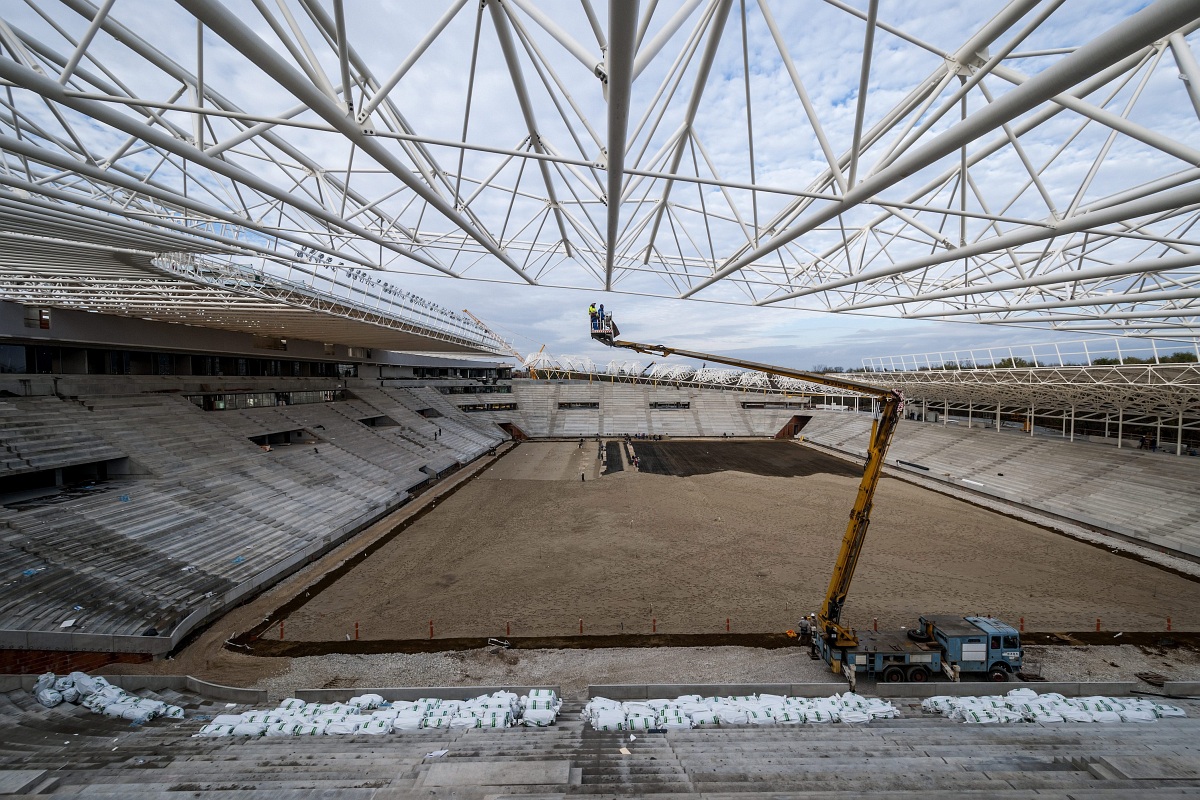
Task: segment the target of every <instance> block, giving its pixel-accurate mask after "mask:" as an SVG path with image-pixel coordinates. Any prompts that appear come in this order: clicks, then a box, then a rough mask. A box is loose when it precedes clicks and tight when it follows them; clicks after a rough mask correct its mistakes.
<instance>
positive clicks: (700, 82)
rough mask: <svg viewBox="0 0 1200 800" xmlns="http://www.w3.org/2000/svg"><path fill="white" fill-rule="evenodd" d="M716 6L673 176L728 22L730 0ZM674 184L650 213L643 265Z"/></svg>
mask: <svg viewBox="0 0 1200 800" xmlns="http://www.w3.org/2000/svg"><path fill="white" fill-rule="evenodd" d="M717 2H718V4H719V5H718V6H717V10H716V13H715V14H714V15H713V20H712V28H711V30H710V31H709V34H708V41H707V42H706V43H705V45H704V52H703V53H702V54H701V56H700V65H699V66H698V67H697V69H696V81H695V83H694V84H693V85H692V94H691V97H690V98H688V104H687V109H686V110H685V111H684V113H683V122H682V124H681V125H680V129H681V130H682V131H683V134H682V135H681V136H680V137H679V141H677V142H676V143H675V152H674V153H673V154H672V156H671V166H670V168H669V169H668V170H667V172H668V173H670V174H674V173H676V172H678V171H679V162H680V161H682V160H683V148H684V145H685V144H686V143H687V139H688V137H689V136H691V131H692V125H694V124H695V122H696V111H697V110H698V109H699V108H700V98H701V97H703V96H704V87H705V85H706V84H707V83H708V73H709V71H710V70H711V69H712V64H713V59H714V58H716V55H717V46H718V45H719V44H720V43H721V35H722V34H723V33H724V31H725V21H726V20H727V19H729V9H730V7H731V6H732V5H733V0H717ZM673 185H674V181H673V180H671V179H668V180H667V181H666V185H665V186H663V194H662V200H660V201H659V203H658V205H657V206H656V207H655V209H654V211H653V212H652V213H653V215H654V222H653V223H652V224H651V226H650V239H649V241H648V242H647V244H646V253H645V256H644V257H643V259H642V263H643V264H649V263H650V254H651V253H652V252H653V251H654V240H655V239H656V238H658V228H659V225H661V224H662V217H663V212H664V211H665V210H666V205H667V200H668V198H669V197H670V196H671V187H672V186H673Z"/></svg>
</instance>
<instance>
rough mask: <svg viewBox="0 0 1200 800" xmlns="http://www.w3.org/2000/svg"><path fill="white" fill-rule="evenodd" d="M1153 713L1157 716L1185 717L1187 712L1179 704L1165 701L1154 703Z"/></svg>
mask: <svg viewBox="0 0 1200 800" xmlns="http://www.w3.org/2000/svg"><path fill="white" fill-rule="evenodd" d="M1154 715H1155V716H1157V717H1186V716H1187V712H1186V711H1184V710H1183V709H1182V708H1180V707H1179V706H1173V705H1168V704H1166V703H1155V704H1154Z"/></svg>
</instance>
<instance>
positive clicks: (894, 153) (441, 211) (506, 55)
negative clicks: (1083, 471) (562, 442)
mask: <svg viewBox="0 0 1200 800" xmlns="http://www.w3.org/2000/svg"><path fill="white" fill-rule="evenodd" d="M1117 5H1118V8H1117V9H1116V10H1113V8H1112V7H1111V4H1109V5H1105V6H1104V7H1102V8H1098V7H1097V6H1095V4H1091V3H1038V2H1036V0H1012V2H1008V3H999V2H961V3H947V4H944V5H938V6H936V7H934V6H933V5H931V4H927V3H903V4H880V3H878V2H876V0H867V2H861V3H857V4H851V3H848V2H843V0H826V2H825V3H824V4H822V5H818V4H815V3H803V4H801V3H790V2H786V3H785V2H779V0H774V1H772V0H760V2H758V3H749V2H747V3H740V4H739V3H735V2H733V0H682V2H679V3H657V2H649V1H647V2H640V3H639V2H637V0H627V1H626V2H619V3H618V2H613V3H611V4H606V3H604V2H603V0H594V2H593V0H585V2H583V3H574V4H571V3H548V2H547V3H542V4H539V3H538V2H537V0H485V1H484V2H480V3H467V2H466V0H444V2H442V3H432V2H430V3H426V2H422V3H405V4H401V5H398V6H394V7H390V8H388V7H384V6H382V5H380V4H377V3H349V2H344V0H281V2H280V3H278V4H267V3H257V2H256V3H254V4H248V3H238V4H237V5H236V7H232V6H226V5H225V4H223V3H222V2H219V0H177V2H175V3H162V2H151V1H150V0H144V1H140V0H123V2H120V3H116V4H114V3H113V2H111V0H109V2H104V3H102V4H100V5H95V4H93V3H91V2H88V0H59V1H58V2H55V1H54V0H29V2H28V3H27V4H24V5H20V6H18V5H17V4H15V3H10V4H8V6H7V7H6V8H5V9H4V12H3V19H2V20H0V22H2V23H3V24H0V82H3V84H4V88H3V91H0V161H2V163H0V228H2V229H3V230H6V231H10V232H16V233H19V234H22V235H27V236H29V235H32V236H43V237H49V238H50V239H54V240H61V241H64V242H71V243H77V244H78V246H73V245H71V246H68V245H63V247H64V255H62V256H61V257H55V258H54V259H51V260H52V261H62V262H64V263H65V264H66V265H67V266H68V267H69V268H74V269H77V270H79V271H78V272H77V273H76V274H77V275H78V276H80V277H81V278H82V279H83V280H82V285H91V283H90V282H93V281H97V282H98V283H96V284H95V285H96V286H97V287H100V286H105V287H108V289H107V290H108V291H111V292H116V293H120V292H123V291H126V289H125V288H124V284H122V283H121V281H122V280H126V279H129V280H135V281H136V280H138V279H137V278H135V277H134V274H135V272H136V273H137V274H141V275H149V276H150V277H146V278H144V280H145V281H146V282H147V286H150V285H153V286H154V287H156V288H155V291H158V290H159V289H161V288H162V286H163V285H164V283H163V282H164V281H166V280H167V279H166V278H165V277H164V276H163V275H162V274H161V271H162V269H163V267H162V265H161V264H159V266H158V267H157V269H158V270H159V272H158V273H153V272H147V270H149V269H150V268H149V267H148V266H147V264H148V263H150V262H154V258H153V256H154V255H157V254H161V253H191V254H197V253H211V254H220V255H222V256H223V257H224V258H225V261H226V263H228V261H229V260H230V259H233V260H235V261H236V262H237V263H240V264H242V266H243V267H253V268H254V269H256V270H258V271H259V272H260V273H262V274H265V275H271V274H280V273H281V272H282V274H290V275H292V277H293V278H295V277H296V275H297V274H298V272H304V271H308V272H316V271H319V270H318V268H333V267H337V266H339V265H341V266H342V267H346V268H358V269H364V270H374V269H385V270H391V271H397V272H413V273H430V274H444V275H448V276H454V277H460V278H480V279H485V280H493V281H510V282H517V283H529V284H534V283H537V284H545V285H555V286H572V287H584V288H605V289H613V290H617V291H627V292H632V293H647V294H656V295H664V296H669V297H684V298H696V299H704V300H716V301H722V302H734V303H745V304H759V305H780V306H787V307H800V308H807V309H821V310H830V311H843V312H858V313H884V314H892V315H904V316H909V317H918V318H947V319H968V320H979V321H986V322H1001V323H1006V324H1018V325H1035V326H1042V327H1054V328H1059V329H1070V330H1079V331H1089V332H1090V331H1105V332H1113V333H1119V334H1125V335H1134V336H1152V335H1153V336H1159V337H1167V338H1190V337H1195V336H1196V335H1197V334H1198V333H1200V323H1198V321H1197V315H1196V308H1197V305H1196V303H1197V296H1198V295H1200V288H1198V283H1200V271H1198V269H1197V266H1198V264H1200V256H1198V255H1197V246H1198V245H1200V241H1198V240H1197V237H1198V236H1200V234H1198V233H1197V231H1196V226H1195V223H1196V222H1197V215H1198V213H1200V166H1198V165H1200V149H1198V148H1197V147H1196V144H1195V143H1196V142H1197V141H1200V120H1198V116H1197V115H1198V113H1200V66H1198V65H1197V60H1196V58H1195V56H1194V54H1193V45H1194V43H1195V41H1196V39H1197V34H1195V33H1194V32H1193V31H1194V30H1195V29H1196V28H1197V26H1198V25H1200V9H1198V7H1197V5H1196V3H1195V2H1194V0H1157V1H1156V2H1154V3H1151V4H1149V5H1148V6H1147V5H1145V4H1144V3H1139V2H1133V1H1132V0H1131V2H1129V3H1128V4H1127V6H1126V7H1125V8H1124V9H1123V10H1122V9H1121V8H1120V4H1117ZM1180 78H1182V79H1183V80H1180ZM13 241H14V239H13V238H12V237H11V236H9V237H8V238H6V239H5V242H4V244H5V248H7V247H8V246H9V244H10V243H11V242H13ZM86 244H92V245H103V246H104V247H105V248H108V250H107V252H108V253H109V254H110V255H108V256H105V257H103V258H99V257H97V258H95V259H93V260H89V259H86V258H82V256H81V254H82V253H85V252H87V253H95V252H99V251H96V250H90V249H88V248H86V247H83V245H86ZM35 249H36V248H35ZM127 250H136V251H137V252H139V253H142V254H143V255H142V256H139V255H134V254H129V253H126V251H127ZM45 252H46V251H45V250H44V249H43V250H38V251H37V253H36V254H31V256H30V258H26V259H24V260H21V259H17V258H14V257H9V258H5V259H4V260H3V263H0V269H3V270H4V271H5V273H6V274H9V273H14V270H26V271H27V272H26V273H22V274H32V273H29V272H28V271H29V270H33V271H35V272H36V269H37V268H38V267H39V266H41V265H40V264H39V263H36V262H34V261H33V260H32V256H33V255H37V254H44V253H45ZM118 264H121V265H123V266H121V267H118V266H117V265H118ZM122 269H124V270H125V271H124V272H121V270H122ZM114 270H116V271H115V272H114ZM167 270H168V272H172V270H170V269H169V268H167ZM118 273H119V275H118ZM14 274H15V273H14ZM53 274H54V273H53V270H50V269H48V270H47V271H46V272H45V273H44V277H46V278H47V279H48V280H50V279H52V275H53ZM173 274H174V275H175V278H174V280H175V281H176V283H175V284H173V285H174V286H175V289H176V290H177V291H178V293H179V297H176V296H174V295H170V294H167V295H163V296H164V297H168V298H169V299H170V300H171V302H172V304H176V305H177V307H178V308H185V307H186V303H185V302H184V297H187V298H190V299H191V300H195V299H196V298H197V297H200V296H207V297H209V298H210V299H214V298H215V297H216V296H217V295H218V294H219V292H218V291H217V288H216V287H215V286H214V285H213V284H211V282H207V283H206V282H205V281H203V280H200V281H199V282H200V284H201V288H196V287H191V288H185V287H183V286H182V284H181V283H179V281H196V280H198V279H199V278H200V277H201V276H198V275H197V274H196V273H195V272H192V273H189V274H187V275H182V274H180V273H179V272H178V271H174V272H173ZM21 280H24V279H23V278H20V279H19V278H16V277H14V278H13V279H12V280H8V281H6V282H5V289H4V291H5V294H4V295H3V296H4V297H5V298H6V299H19V297H20V295H13V294H10V293H9V292H10V288H9V287H12V286H15V285H16V284H17V283H19V282H20V281H21ZM105 281H115V283H105ZM299 282H300V283H303V282H304V281H303V280H299ZM130 291H131V292H132V290H130ZM314 291H317V289H314ZM132 294H136V292H132ZM132 294H131V300H130V302H133V299H132ZM233 294H236V295H238V297H239V298H241V299H238V300H230V301H229V306H228V308H226V309H224V310H220V309H214V307H211V306H208V307H206V311H205V313H208V314H211V316H210V317H205V318H204V319H205V323H204V324H209V320H211V322H212V324H218V325H227V324H234V323H233V322H231V320H232V319H233V318H234V317H236V316H237V315H238V314H239V313H241V312H239V311H238V310H237V307H238V306H239V304H240V305H241V306H243V307H244V306H247V304H249V305H250V306H251V307H255V306H253V304H254V303H259V302H263V301H264V297H263V295H262V293H259V292H257V290H254V291H250V292H249V293H248V294H245V293H241V292H234V293H233ZM255 308H257V307H255ZM165 313H175V312H170V311H168V312H165ZM287 313H292V312H287ZM306 319H307V318H306V317H305V315H303V314H299V315H297V316H293V317H286V314H284V313H283V312H281V315H280V316H278V317H276V318H275V321H277V322H278V323H279V324H280V325H282V326H285V327H288V328H289V329H290V330H295V331H301V330H303V331H307V330H308V328H306V327H305V326H306V325H308V322H306ZM322 324H324V323H322ZM293 325H295V326H297V327H296V328H295V329H292V328H291V327H290V326H293ZM296 335H309V334H307V333H303V334H301V333H296ZM339 336H344V337H345V338H344V339H343V340H344V341H352V340H353V337H354V336H355V334H354V333H352V332H347V333H346V334H341V333H339ZM320 338H329V335H327V334H322V335H321V337H320ZM367 338H370V337H368V336H365V334H364V335H363V336H360V337H359V339H358V340H360V341H365V340H366V339H367ZM380 341H382V340H380ZM424 349H428V348H424Z"/></svg>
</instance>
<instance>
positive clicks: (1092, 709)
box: [921, 688, 1187, 723]
mask: <svg viewBox="0 0 1200 800" xmlns="http://www.w3.org/2000/svg"><path fill="white" fill-rule="evenodd" d="M921 707H922V708H923V709H924V710H925V711H926V712H928V713H931V714H941V715H943V716H946V717H949V718H950V719H955V720H961V721H963V722H969V723H989V722H992V723H997V722H998V723H1005V722H1043V723H1050V722H1072V723H1087V722H1101V723H1117V722H1140V723H1146V722H1154V721H1155V720H1157V719H1159V718H1162V717H1181V716H1187V713H1186V712H1185V711H1184V710H1183V709H1182V708H1179V707H1178V706H1173V705H1167V704H1162V703H1156V702H1154V701H1153V700H1150V699H1148V698H1144V697H1078V698H1066V697H1063V696H1062V695H1061V694H1058V693H1057V692H1047V693H1045V694H1038V693H1037V692H1035V691H1033V690H1032V689H1025V688H1022V689H1013V690H1012V691H1010V692H1009V693H1008V694H1007V695H1003V696H1001V695H983V696H978V697H930V698H928V699H926V700H925V701H924V702H922V703H921Z"/></svg>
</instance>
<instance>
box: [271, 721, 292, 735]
mask: <svg viewBox="0 0 1200 800" xmlns="http://www.w3.org/2000/svg"><path fill="white" fill-rule="evenodd" d="M296 727H297V726H296V723H294V722H272V723H271V724H269V725H267V731H266V733H265V734H263V735H264V736H292V735H293V734H294V733H295V732H296Z"/></svg>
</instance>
